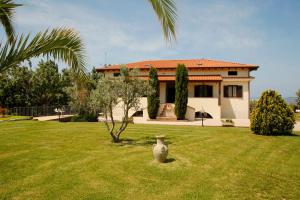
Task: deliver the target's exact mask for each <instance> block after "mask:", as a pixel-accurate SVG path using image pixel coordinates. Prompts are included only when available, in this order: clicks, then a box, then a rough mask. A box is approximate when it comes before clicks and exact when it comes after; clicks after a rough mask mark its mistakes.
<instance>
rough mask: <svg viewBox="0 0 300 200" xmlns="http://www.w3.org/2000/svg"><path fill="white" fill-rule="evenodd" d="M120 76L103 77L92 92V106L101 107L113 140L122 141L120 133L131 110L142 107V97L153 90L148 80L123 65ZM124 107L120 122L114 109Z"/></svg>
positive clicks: (127, 120) (127, 121)
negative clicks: (140, 77)
mask: <svg viewBox="0 0 300 200" xmlns="http://www.w3.org/2000/svg"><path fill="white" fill-rule="evenodd" d="M120 72H121V73H120V74H121V75H120V76H119V77H102V78H101V79H100V80H99V81H98V84H97V87H96V89H95V90H93V91H92V92H91V96H90V103H91V105H92V107H94V108H97V109H100V110H101V112H102V113H103V116H104V124H105V126H106V128H107V131H108V132H109V134H110V136H111V137H112V141H113V142H116V143H117V142H120V135H121V133H122V132H123V131H124V130H125V129H126V127H127V125H128V123H129V121H130V120H129V117H130V116H129V111H130V110H135V111H137V110H138V109H139V108H140V98H141V97H143V96H145V95H147V94H148V92H149V91H150V90H151V89H150V87H149V86H148V84H147V82H146V81H144V80H140V79H138V77H137V71H135V70H129V69H128V68H126V67H125V66H123V67H121V69H120ZM117 106H118V108H121V109H122V114H123V117H122V119H121V121H120V123H117V120H116V119H115V116H114V110H115V108H116V107H117Z"/></svg>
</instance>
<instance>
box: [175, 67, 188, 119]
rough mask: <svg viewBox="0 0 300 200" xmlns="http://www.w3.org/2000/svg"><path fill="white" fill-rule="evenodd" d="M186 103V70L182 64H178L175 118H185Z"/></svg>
mask: <svg viewBox="0 0 300 200" xmlns="http://www.w3.org/2000/svg"><path fill="white" fill-rule="evenodd" d="M187 103H188V71H187V69H186V67H185V65H184V64H178V66H177V69H176V82H175V114H176V116H177V119H179V120H183V119H185V114H186V110H187Z"/></svg>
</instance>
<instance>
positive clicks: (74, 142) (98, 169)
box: [0, 121, 300, 200]
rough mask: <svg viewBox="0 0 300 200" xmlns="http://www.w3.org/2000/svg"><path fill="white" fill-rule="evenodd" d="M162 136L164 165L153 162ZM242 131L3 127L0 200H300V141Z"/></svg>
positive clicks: (87, 125)
mask: <svg viewBox="0 0 300 200" xmlns="http://www.w3.org/2000/svg"><path fill="white" fill-rule="evenodd" d="M157 134H165V135H167V137H168V138H167V142H168V143H169V144H168V145H169V158H170V159H169V162H168V163H165V164H158V163H155V162H153V158H152V145H153V143H155V139H154V137H153V136H155V135H157ZM296 134H297V135H294V136H276V137H270V136H258V135H254V134H251V133H250V131H249V130H248V129H246V128H222V127H220V128H216V127H204V128H202V127H197V126H189V127H187V126H162V125H161V126H158V125H130V126H129V127H128V129H127V130H126V132H125V133H124V134H123V135H122V137H123V138H127V139H126V140H124V141H123V143H122V144H112V143H110V137H109V135H108V134H107V133H106V131H105V128H104V126H103V125H101V124H100V123H59V122H34V121H22V122H6V123H1V124H0V143H1V145H0V199H122V200H123V199H125V200H126V199H139V200H141V199H300V159H299V155H300V137H299V136H298V135H299V132H298V133H296Z"/></svg>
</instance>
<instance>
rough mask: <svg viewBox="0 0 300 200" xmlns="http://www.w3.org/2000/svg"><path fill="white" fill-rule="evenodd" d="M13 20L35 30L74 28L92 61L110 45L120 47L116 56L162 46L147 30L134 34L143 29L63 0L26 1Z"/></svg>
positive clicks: (98, 59) (96, 62)
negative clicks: (119, 52)
mask: <svg viewBox="0 0 300 200" xmlns="http://www.w3.org/2000/svg"><path fill="white" fill-rule="evenodd" d="M26 7H28V8H26ZM16 23H17V25H18V27H20V29H29V30H31V31H32V30H33V31H34V32H36V31H39V30H42V29H46V28H54V27H73V28H75V29H76V30H77V31H78V32H79V33H80V35H81V36H82V38H83V40H84V42H85V44H86V49H87V54H88V59H89V63H90V64H92V65H99V64H100V63H102V64H103V62H104V54H105V52H107V51H110V50H112V49H113V50H114V49H118V50H123V52H124V54H123V55H119V56H120V57H123V58H124V57H126V54H127V53H128V52H140V53H145V54H147V53H153V52H157V51H159V50H161V49H162V48H164V42H163V40H161V37H159V38H157V36H156V35H152V36H151V35H149V34H148V35H147V34H146V35H145V37H141V36H140V37H139V36H138V37H137V35H139V34H140V33H141V32H142V30H141V29H140V28H136V27H134V26H133V25H131V24H130V23H124V22H121V21H116V20H114V19H112V18H110V17H108V16H106V15H105V13H101V12H97V9H91V8H88V7H82V5H76V4H72V3H65V2H62V3H60V4H59V7H57V2H56V3H55V2H53V1H50V0H44V1H43V2H41V1H38V0H31V1H26V2H25V6H24V7H22V9H20V10H18V12H17V14H16ZM145 38H146V40H145V41H143V39H145ZM126 51H128V52H126ZM117 60H122V58H121V59H117Z"/></svg>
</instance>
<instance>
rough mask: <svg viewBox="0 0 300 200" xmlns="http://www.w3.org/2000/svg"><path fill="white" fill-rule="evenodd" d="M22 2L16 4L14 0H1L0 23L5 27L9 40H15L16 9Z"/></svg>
mask: <svg viewBox="0 0 300 200" xmlns="http://www.w3.org/2000/svg"><path fill="white" fill-rule="evenodd" d="M18 6H21V4H16V3H14V2H13V1H12V0H0V23H1V24H2V26H3V27H4V29H5V33H6V35H7V38H8V40H9V42H12V41H13V40H14V35H15V30H14V27H13V22H12V20H13V17H14V10H15V8H16V7H18Z"/></svg>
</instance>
